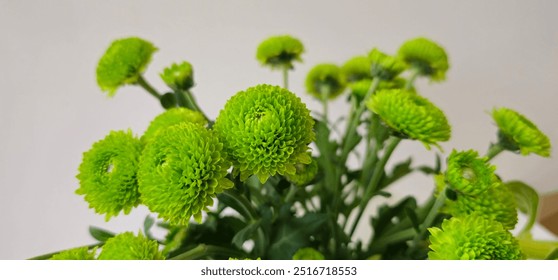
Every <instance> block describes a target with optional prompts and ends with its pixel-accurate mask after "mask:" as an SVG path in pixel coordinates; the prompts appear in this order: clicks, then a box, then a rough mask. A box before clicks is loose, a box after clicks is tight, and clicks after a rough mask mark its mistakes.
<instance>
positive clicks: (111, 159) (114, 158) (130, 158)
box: [76, 131, 143, 220]
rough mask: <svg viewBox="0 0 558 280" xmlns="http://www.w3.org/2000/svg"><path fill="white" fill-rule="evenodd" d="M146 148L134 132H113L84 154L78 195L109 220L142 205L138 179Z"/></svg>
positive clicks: (80, 169)
mask: <svg viewBox="0 0 558 280" xmlns="http://www.w3.org/2000/svg"><path fill="white" fill-rule="evenodd" d="M142 148H143V146H142V144H141V141H140V140H138V139H137V138H135V137H134V136H133V135H132V132H131V131H127V132H125V131H111V132H110V133H109V135H107V136H106V137H105V138H104V139H103V140H101V141H98V142H96V143H95V144H93V147H92V148H91V149H90V150H89V151H87V152H85V153H84V154H83V161H82V162H81V164H80V166H79V174H78V175H77V176H76V177H77V178H78V179H79V183H80V187H79V188H78V189H77V190H76V194H79V195H84V198H85V201H87V202H88V203H89V207H90V208H93V209H95V212H97V213H99V214H106V220H109V219H110V218H111V217H112V216H116V215H118V214H119V212H120V211H123V212H124V214H128V213H130V211H131V210H132V208H133V207H135V206H137V205H138V204H139V202H140V200H139V199H140V198H139V197H140V194H139V192H138V182H137V176H136V175H137V171H138V166H139V159H140V155H141V151H142Z"/></svg>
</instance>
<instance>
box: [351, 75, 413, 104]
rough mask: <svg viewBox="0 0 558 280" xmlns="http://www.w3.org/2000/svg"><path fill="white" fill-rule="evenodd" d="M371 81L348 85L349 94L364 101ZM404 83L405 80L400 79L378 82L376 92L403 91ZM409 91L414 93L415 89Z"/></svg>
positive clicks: (364, 80) (365, 80)
mask: <svg viewBox="0 0 558 280" xmlns="http://www.w3.org/2000/svg"><path fill="white" fill-rule="evenodd" d="M372 81H373V80H370V79H363V80H360V81H358V82H354V83H351V84H350V85H349V88H350V89H351V94H352V95H353V96H355V97H357V98H358V100H362V99H364V97H366V94H367V93H368V91H369V90H370V87H371V86H372ZM405 83H406V82H405V79H402V78H395V79H393V80H380V82H379V83H378V87H377V88H376V90H377V91H378V90H382V89H403V88H405ZM409 91H410V92H414V91H415V89H414V88H411V89H410V90H409Z"/></svg>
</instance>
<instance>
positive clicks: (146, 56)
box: [97, 37, 157, 96]
mask: <svg viewBox="0 0 558 280" xmlns="http://www.w3.org/2000/svg"><path fill="white" fill-rule="evenodd" d="M156 50H157V48H156V47H155V46H153V44H151V43H150V42H148V41H145V40H143V39H140V38H137V37H130V38H124V39H119V40H116V41H114V42H112V44H111V45H110V46H109V48H108V49H107V51H106V52H105V54H104V55H103V56H102V57H101V59H100V60H99V64H98V65H97V83H98V84H99V86H100V87H101V89H102V90H103V91H106V92H108V95H109V96H112V95H114V94H115V93H116V90H117V89H118V88H119V87H121V86H123V85H126V84H134V83H136V82H137V81H138V78H139V77H140V75H141V74H142V73H143V71H144V70H145V68H146V67H147V64H149V62H150V61H151V55H152V54H153V53H154V52H155V51H156Z"/></svg>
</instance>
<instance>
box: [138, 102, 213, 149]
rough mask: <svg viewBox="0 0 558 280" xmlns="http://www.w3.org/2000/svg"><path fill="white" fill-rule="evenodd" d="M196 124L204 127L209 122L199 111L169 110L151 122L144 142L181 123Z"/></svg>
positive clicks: (143, 139) (144, 135)
mask: <svg viewBox="0 0 558 280" xmlns="http://www.w3.org/2000/svg"><path fill="white" fill-rule="evenodd" d="M183 122H187V123H195V124H199V125H202V126H205V125H206V124H207V120H206V119H205V117H204V116H203V114H201V113H200V112H197V111H192V110H190V109H187V108H172V109H169V110H167V111H165V112H163V113H161V114H160V115H158V116H157V117H155V119H153V121H151V123H150V124H149V127H148V128H147V130H146V131H145V133H144V134H143V136H142V137H141V140H142V142H144V143H147V142H148V141H150V139H153V137H155V135H156V134H157V133H159V132H160V131H162V130H164V129H165V128H168V127H171V126H173V125H177V124H179V123H183Z"/></svg>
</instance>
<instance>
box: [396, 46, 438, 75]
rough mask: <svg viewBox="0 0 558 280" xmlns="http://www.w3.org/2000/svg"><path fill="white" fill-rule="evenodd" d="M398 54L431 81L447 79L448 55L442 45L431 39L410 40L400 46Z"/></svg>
mask: <svg viewBox="0 0 558 280" xmlns="http://www.w3.org/2000/svg"><path fill="white" fill-rule="evenodd" d="M398 56H399V57H400V58H401V60H403V61H405V63H407V64H408V65H409V67H411V68H414V69H416V70H417V71H419V74H420V75H422V76H428V77H430V80H431V81H434V82H440V81H444V80H445V79H446V72H447V71H448V69H449V63H448V56H447V54H446V51H445V50H444V49H443V48H442V47H440V46H439V45H438V44H436V43H435V42H433V41H431V40H428V39H426V38H416V39H413V40H409V41H407V42H405V43H403V45H402V46H401V47H400V48H399V52H398Z"/></svg>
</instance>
